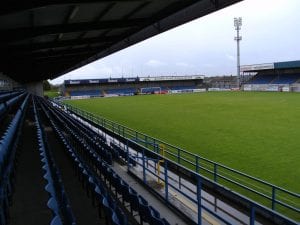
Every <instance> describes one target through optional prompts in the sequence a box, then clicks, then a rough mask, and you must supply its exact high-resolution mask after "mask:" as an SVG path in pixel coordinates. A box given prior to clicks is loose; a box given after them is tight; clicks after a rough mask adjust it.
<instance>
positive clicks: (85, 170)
mask: <svg viewBox="0 0 300 225" xmlns="http://www.w3.org/2000/svg"><path fill="white" fill-rule="evenodd" d="M43 104H46V103H45V102H43V103H41V106H42V105H43ZM45 106H47V110H46V107H44V106H42V109H43V110H44V112H45V114H46V115H47V118H48V119H49V120H50V123H51V125H52V127H53V128H54V130H55V131H56V133H57V135H58V137H59V138H60V139H61V141H62V143H63V144H64V146H65V149H66V153H67V154H68V155H69V159H70V160H71V161H72V164H73V168H75V170H76V174H77V175H78V176H79V177H80V180H81V181H82V185H83V187H84V188H86V191H87V193H88V195H89V196H91V198H92V202H93V204H95V205H97V206H98V207H99V215H100V216H101V215H103V212H104V214H105V217H106V221H107V224H116V225H117V224H119V225H126V224H128V219H127V216H126V214H125V213H124V211H123V210H122V209H121V208H120V206H119V205H118V204H119V203H117V201H116V198H117V199H118V198H120V197H121V198H122V202H123V203H127V204H128V203H129V208H130V209H129V210H130V212H131V215H133V213H132V212H133V211H135V212H137V213H138V215H139V218H140V222H139V223H140V224H143V222H148V223H149V224H150V225H152V224H153V225H154V224H155V225H156V224H157V223H158V221H159V224H163V225H165V224H168V222H167V221H166V220H165V219H163V218H161V217H160V215H159V213H158V211H157V210H155V209H154V208H153V207H151V206H150V205H149V204H148V202H147V201H146V200H145V199H144V198H143V197H142V196H140V195H138V193H137V192H136V191H135V190H134V189H133V188H132V187H130V186H129V185H128V184H127V183H126V182H125V181H124V180H123V179H122V178H121V177H120V176H119V175H118V174H117V173H116V172H115V171H114V170H113V169H112V168H111V167H110V164H111V163H112V162H111V158H107V152H112V151H115V150H113V148H112V147H111V146H109V145H108V144H106V141H104V140H103V138H98V135H97V134H96V133H95V132H94V131H92V130H91V129H88V127H86V126H85V125H83V124H81V125H78V123H76V124H75V121H74V118H72V117H71V116H70V115H68V114H66V113H65V112H63V111H61V110H58V109H56V108H53V107H52V106H51V105H49V104H47V105H45ZM63 131H64V132H67V133H69V134H70V135H71V137H72V139H73V141H72V142H70V139H69V138H70V137H69V138H68V139H67V138H66V137H65V135H64V132H63ZM74 143H76V144H75V145H74ZM74 146H76V148H75V147H74ZM110 155H112V154H110ZM115 156H117V155H115ZM99 174H100V176H99ZM107 189H110V190H111V192H109V191H108V190H107ZM110 193H115V195H111V194H110ZM125 206H126V204H123V206H122V207H123V208H124V207H125ZM141 206H143V207H141ZM125 208H126V207H125Z"/></svg>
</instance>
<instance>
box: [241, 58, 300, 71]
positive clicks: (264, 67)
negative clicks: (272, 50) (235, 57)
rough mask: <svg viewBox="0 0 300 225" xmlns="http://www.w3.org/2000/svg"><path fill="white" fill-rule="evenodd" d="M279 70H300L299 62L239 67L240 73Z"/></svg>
mask: <svg viewBox="0 0 300 225" xmlns="http://www.w3.org/2000/svg"><path fill="white" fill-rule="evenodd" d="M281 69H300V60H297V61H287V62H275V63H263V64H254V65H243V66H241V72H258V71H261V70H281Z"/></svg>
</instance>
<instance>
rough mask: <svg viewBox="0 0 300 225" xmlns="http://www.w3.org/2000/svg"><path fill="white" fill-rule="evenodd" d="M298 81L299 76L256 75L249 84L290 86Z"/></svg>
mask: <svg viewBox="0 0 300 225" xmlns="http://www.w3.org/2000/svg"><path fill="white" fill-rule="evenodd" d="M299 79H300V74H279V75H277V74H257V75H255V76H254V77H253V78H252V79H251V80H250V81H249V82H248V83H249V84H292V83H294V82H296V81H297V80H299Z"/></svg>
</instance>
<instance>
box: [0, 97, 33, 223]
mask: <svg viewBox="0 0 300 225" xmlns="http://www.w3.org/2000/svg"><path fill="white" fill-rule="evenodd" d="M28 98H29V95H27V96H26V97H25V99H24V101H23V103H22V104H21V106H20V107H19V109H18V110H17V112H16V114H15V116H14V118H13V120H12V121H11V122H10V124H9V126H8V128H7V129H6V132H5V133H4V135H3V136H2V138H1V140H0V224H3V225H4V224H7V223H8V216H9V204H8V203H9V199H10V197H11V195H12V192H13V185H14V184H13V180H14V177H13V173H14V167H15V165H14V164H15V163H14V162H15V157H16V149H17V144H18V140H19V138H20V135H21V125H22V124H23V121H24V116H25V112H26V109H27V103H28Z"/></svg>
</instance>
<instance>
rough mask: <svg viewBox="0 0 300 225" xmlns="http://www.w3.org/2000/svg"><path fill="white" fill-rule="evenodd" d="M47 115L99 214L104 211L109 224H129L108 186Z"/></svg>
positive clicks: (101, 214)
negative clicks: (106, 186)
mask: <svg viewBox="0 0 300 225" xmlns="http://www.w3.org/2000/svg"><path fill="white" fill-rule="evenodd" d="M47 117H48V118H49V120H50V123H51V125H52V127H53V128H54V130H55V132H56V133H57V134H58V137H59V138H60V139H61V140H62V142H63V144H64V146H65V149H66V151H67V154H68V156H69V158H70V159H71V162H72V164H73V168H74V169H75V171H76V174H77V175H78V176H79V178H80V180H81V181H82V184H83V186H84V187H85V188H86V189H87V190H88V193H89V195H90V196H91V197H92V202H93V204H94V205H97V207H98V208H99V215H100V216H101V217H103V216H104V215H103V213H102V212H101V211H104V214H105V217H106V218H105V219H106V223H107V224H113V225H127V224H128V222H127V217H126V216H125V214H124V213H123V212H122V210H121V209H120V208H119V207H118V206H117V204H116V202H115V201H114V200H113V199H112V198H111V196H110V195H109V193H108V192H107V190H106V188H105V187H104V186H103V184H102V182H101V180H99V179H97V177H96V176H95V175H94V174H93V173H92V171H91V169H90V168H89V167H88V166H87V165H86V164H85V163H84V161H83V160H82V158H81V157H80V156H79V155H78V154H77V153H76V151H75V150H74V149H73V147H72V145H71V143H70V142H69V141H68V140H67V139H66V137H65V136H64V135H63V133H62V132H61V130H60V128H59V127H58V126H57V125H56V123H55V122H54V121H53V119H52V118H51V117H50V116H49V114H48V115H47ZM64 126H65V125H64Z"/></svg>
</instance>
